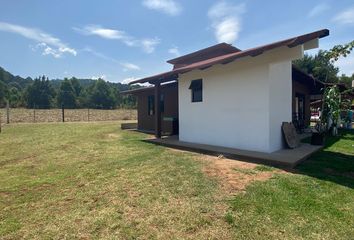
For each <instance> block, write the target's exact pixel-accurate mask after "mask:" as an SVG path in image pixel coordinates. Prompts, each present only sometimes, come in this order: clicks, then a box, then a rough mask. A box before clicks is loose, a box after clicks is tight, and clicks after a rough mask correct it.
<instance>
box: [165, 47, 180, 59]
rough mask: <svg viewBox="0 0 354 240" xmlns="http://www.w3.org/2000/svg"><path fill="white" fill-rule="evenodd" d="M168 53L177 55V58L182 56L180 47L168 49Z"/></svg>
mask: <svg viewBox="0 0 354 240" xmlns="http://www.w3.org/2000/svg"><path fill="white" fill-rule="evenodd" d="M168 53H170V54H172V55H175V56H176V57H178V56H180V55H181V53H180V52H179V50H178V47H173V48H170V49H168Z"/></svg>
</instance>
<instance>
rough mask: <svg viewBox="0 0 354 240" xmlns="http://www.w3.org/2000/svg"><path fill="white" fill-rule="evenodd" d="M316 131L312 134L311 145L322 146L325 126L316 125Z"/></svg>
mask: <svg viewBox="0 0 354 240" xmlns="http://www.w3.org/2000/svg"><path fill="white" fill-rule="evenodd" d="M315 129H316V131H315V132H312V135H311V145H323V144H324V141H325V135H326V134H325V133H326V131H325V126H323V125H322V123H321V122H320V123H318V124H317V125H316V127H315Z"/></svg>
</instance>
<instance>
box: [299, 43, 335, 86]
mask: <svg viewBox="0 0 354 240" xmlns="http://www.w3.org/2000/svg"><path fill="white" fill-rule="evenodd" d="M294 64H295V65H296V66H297V67H298V68H300V69H301V70H303V71H304V72H306V73H308V74H311V75H312V76H314V77H315V78H316V79H318V80H320V81H322V82H326V83H337V82H338V77H337V74H338V72H339V69H338V68H337V67H336V66H334V64H333V62H332V61H330V59H329V58H328V57H327V53H326V51H323V50H320V51H318V53H317V54H316V55H314V56H311V55H308V54H305V56H304V58H302V59H299V60H295V61H294Z"/></svg>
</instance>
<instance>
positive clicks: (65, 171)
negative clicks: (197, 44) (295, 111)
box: [0, 123, 354, 239]
mask: <svg viewBox="0 0 354 240" xmlns="http://www.w3.org/2000/svg"><path fill="white" fill-rule="evenodd" d="M145 137H146V135H144V134H140V133H135V132H129V131H121V130H119V126H118V124H117V123H65V124H21V125H10V126H6V128H5V129H4V131H3V133H1V134H0V239H19V238H25V239H102V238H105V239H112V238H113V239H136V238H138V239H208V238H209V239H235V238H236V239H242V238H246V239H269V238H275V239H276V238H278V239H284V238H287V239H301V238H304V239H311V238H312V239H346V238H347V239H352V237H353V236H354V227H353V226H354V189H353V188H354V133H353V132H352V133H349V132H345V133H343V136H341V137H340V138H331V139H328V141H327V147H326V148H325V150H324V151H322V152H320V153H318V154H316V155H315V156H313V157H312V158H311V159H310V161H307V162H305V163H304V164H302V165H300V166H299V168H298V169H296V170H295V171H294V172H292V173H290V172H285V171H282V170H278V169H274V168H271V167H267V166H263V165H256V164H248V163H242V162H238V161H233V160H231V161H229V160H223V159H219V158H216V157H209V156H205V155H201V154H196V153H188V152H182V151H176V150H171V149H167V148H164V147H160V146H155V145H152V144H149V143H146V142H143V141H141V140H142V139H144V138H145Z"/></svg>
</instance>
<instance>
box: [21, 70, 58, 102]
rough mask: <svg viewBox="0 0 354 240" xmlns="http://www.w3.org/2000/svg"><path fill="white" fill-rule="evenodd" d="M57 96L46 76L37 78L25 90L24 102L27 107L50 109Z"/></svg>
mask: <svg viewBox="0 0 354 240" xmlns="http://www.w3.org/2000/svg"><path fill="white" fill-rule="evenodd" d="M54 96H55V92H54V89H53V88H52V86H51V84H50V82H49V79H48V78H46V77H45V76H42V77H41V78H36V79H35V80H34V81H33V83H32V84H31V85H29V86H28V87H27V88H26V89H25V93H24V100H25V102H26V105H27V107H29V108H31V107H33V106H36V107H38V108H50V107H51V106H52V102H53V98H54Z"/></svg>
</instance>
